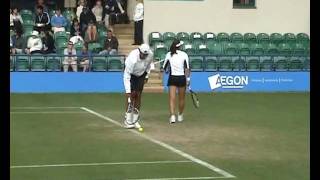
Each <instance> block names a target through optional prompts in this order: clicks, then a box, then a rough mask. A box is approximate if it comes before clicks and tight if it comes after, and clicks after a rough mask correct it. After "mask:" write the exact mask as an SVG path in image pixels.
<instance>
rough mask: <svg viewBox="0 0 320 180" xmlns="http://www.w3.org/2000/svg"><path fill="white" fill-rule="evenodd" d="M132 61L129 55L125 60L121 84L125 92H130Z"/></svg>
mask: <svg viewBox="0 0 320 180" xmlns="http://www.w3.org/2000/svg"><path fill="white" fill-rule="evenodd" d="M133 67H134V63H133V62H132V61H131V59H130V55H129V56H128V57H127V59H126V60H125V69H124V73H123V84H124V88H125V91H126V94H131V84H130V79H131V73H132V72H133Z"/></svg>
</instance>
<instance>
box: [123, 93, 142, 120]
mask: <svg viewBox="0 0 320 180" xmlns="http://www.w3.org/2000/svg"><path fill="white" fill-rule="evenodd" d="M139 120H140V117H139V110H138V109H137V108H135V107H134V103H133V102H132V101H131V98H130V97H129V98H128V109H127V112H126V117H125V121H126V123H127V124H128V125H133V124H135V123H136V122H138V121H139Z"/></svg>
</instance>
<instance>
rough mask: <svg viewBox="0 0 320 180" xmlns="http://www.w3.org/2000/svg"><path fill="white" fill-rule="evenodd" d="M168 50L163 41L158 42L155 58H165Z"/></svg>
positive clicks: (155, 48)
mask: <svg viewBox="0 0 320 180" xmlns="http://www.w3.org/2000/svg"><path fill="white" fill-rule="evenodd" d="M167 52H168V48H167V47H166V46H165V44H163V43H158V44H156V45H155V46H154V59H157V60H164V58H165V57H166V54H167Z"/></svg>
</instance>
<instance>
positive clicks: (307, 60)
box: [303, 57, 310, 71]
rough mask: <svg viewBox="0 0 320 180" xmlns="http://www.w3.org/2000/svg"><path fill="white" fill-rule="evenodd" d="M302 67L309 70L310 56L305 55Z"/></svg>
mask: <svg viewBox="0 0 320 180" xmlns="http://www.w3.org/2000/svg"><path fill="white" fill-rule="evenodd" d="M303 69H304V70H305V71H310V57H305V60H304V62H303Z"/></svg>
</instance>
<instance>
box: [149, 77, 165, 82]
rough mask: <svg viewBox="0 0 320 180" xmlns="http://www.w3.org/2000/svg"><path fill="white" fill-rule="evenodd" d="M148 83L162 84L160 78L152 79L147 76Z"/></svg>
mask: <svg viewBox="0 0 320 180" xmlns="http://www.w3.org/2000/svg"><path fill="white" fill-rule="evenodd" d="M148 84H162V79H154V78H151V77H149V80H148Z"/></svg>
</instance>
